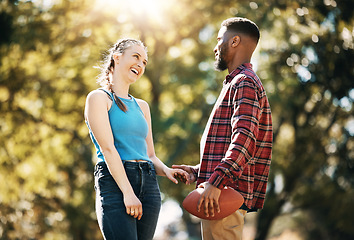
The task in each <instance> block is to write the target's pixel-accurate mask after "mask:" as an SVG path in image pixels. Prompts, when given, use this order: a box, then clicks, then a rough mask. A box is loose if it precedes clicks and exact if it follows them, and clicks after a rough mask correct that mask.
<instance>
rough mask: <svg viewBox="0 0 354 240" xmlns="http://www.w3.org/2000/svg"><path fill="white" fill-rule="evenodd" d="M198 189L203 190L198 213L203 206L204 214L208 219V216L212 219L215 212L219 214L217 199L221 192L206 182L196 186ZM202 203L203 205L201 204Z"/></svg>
mask: <svg viewBox="0 0 354 240" xmlns="http://www.w3.org/2000/svg"><path fill="white" fill-rule="evenodd" d="M198 188H204V191H203V193H202V195H201V196H200V198H199V201H198V206H197V210H198V212H200V209H201V207H202V206H204V214H205V216H207V217H209V214H210V215H211V216H212V217H214V214H215V210H216V211H217V212H218V213H219V212H220V206H219V197H220V194H221V190H220V189H219V188H217V187H215V186H213V185H211V184H210V183H208V182H203V183H201V184H199V185H198ZM203 202H204V205H203V204H202V203H203Z"/></svg>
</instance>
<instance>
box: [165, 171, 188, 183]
mask: <svg viewBox="0 0 354 240" xmlns="http://www.w3.org/2000/svg"><path fill="white" fill-rule="evenodd" d="M164 173H165V175H166V177H167V178H168V179H170V180H171V181H172V182H174V183H175V184H178V180H177V179H179V180H180V181H182V182H184V183H186V182H187V180H188V178H189V174H188V173H187V172H186V171H184V170H182V169H172V168H169V167H165V169H164Z"/></svg>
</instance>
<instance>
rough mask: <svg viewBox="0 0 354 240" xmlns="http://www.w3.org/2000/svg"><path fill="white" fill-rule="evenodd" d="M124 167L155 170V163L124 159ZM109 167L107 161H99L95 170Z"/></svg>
mask: <svg viewBox="0 0 354 240" xmlns="http://www.w3.org/2000/svg"><path fill="white" fill-rule="evenodd" d="M123 166H124V168H136V169H145V170H154V171H155V167H154V164H153V163H152V162H150V161H140V162H130V161H123ZM99 168H102V169H108V167H107V163H106V162H105V161H99V162H98V163H96V166H95V172H96V171H97V170H98V169H99Z"/></svg>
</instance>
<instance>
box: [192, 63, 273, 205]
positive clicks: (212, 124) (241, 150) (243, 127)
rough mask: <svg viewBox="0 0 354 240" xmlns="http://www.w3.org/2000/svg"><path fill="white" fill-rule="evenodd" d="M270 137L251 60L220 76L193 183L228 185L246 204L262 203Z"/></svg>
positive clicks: (263, 96) (264, 104)
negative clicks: (196, 175)
mask: <svg viewBox="0 0 354 240" xmlns="http://www.w3.org/2000/svg"><path fill="white" fill-rule="evenodd" d="M272 140H273V133H272V118H271V111H270V106H269V102H268V99H267V96H266V93H265V90H264V88H263V85H262V83H261V81H260V79H259V78H258V76H257V75H256V74H255V72H254V71H253V70H252V65H251V64H250V63H246V64H243V65H241V66H240V67H238V68H237V69H235V70H234V71H233V72H232V73H230V74H229V75H227V76H226V79H225V80H224V82H223V89H222V91H221V93H220V95H219V98H218V100H217V102H216V103H215V106H214V109H213V112H212V113H211V115H210V118H209V121H208V123H207V126H206V128H205V130H204V134H203V137H202V140H201V144H200V145H201V162H200V164H199V166H198V167H197V168H199V169H197V170H199V172H198V177H197V185H198V184H200V183H202V182H205V181H208V182H209V183H211V184H213V185H214V186H216V187H218V188H220V189H221V188H223V187H224V186H230V187H232V188H234V189H236V190H237V191H239V192H240V193H241V194H242V196H243V197H244V198H245V203H244V204H245V205H246V206H247V207H248V208H249V209H261V208H263V204H264V199H265V193H266V188H267V181H268V175H269V167H270V161H271V154H272Z"/></svg>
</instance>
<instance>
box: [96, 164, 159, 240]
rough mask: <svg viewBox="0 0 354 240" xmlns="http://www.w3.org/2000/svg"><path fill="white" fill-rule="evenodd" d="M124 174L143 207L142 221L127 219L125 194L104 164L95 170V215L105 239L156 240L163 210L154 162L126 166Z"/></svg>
mask: <svg viewBox="0 0 354 240" xmlns="http://www.w3.org/2000/svg"><path fill="white" fill-rule="evenodd" d="M124 168H125V172H126V174H127V176H128V179H129V182H130V184H131V186H132V188H133V190H134V193H135V195H136V196H137V197H138V198H139V200H140V201H141V203H142V207H143V216H142V218H141V219H140V220H137V219H136V218H134V217H132V216H130V215H128V214H127V213H126V208H125V205H124V201H123V193H122V192H121V191H120V189H119V187H118V185H117V184H116V182H115V181H114V179H113V177H112V175H111V174H110V173H109V170H108V168H107V165H106V163H105V162H99V163H97V164H96V166H95V190H96V214H97V220H98V224H99V227H100V229H101V232H102V234H103V237H104V239H107V240H112V239H115V240H118V239H122V240H123V239H124V240H127V239H129V240H151V239H153V236H154V233H155V229H156V224H157V219H158V216H159V212H160V207H161V196H160V189H159V186H158V183H157V180H156V172H155V168H154V165H153V164H152V163H151V162H124Z"/></svg>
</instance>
